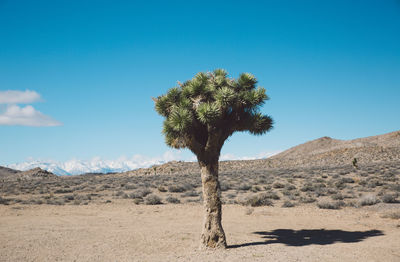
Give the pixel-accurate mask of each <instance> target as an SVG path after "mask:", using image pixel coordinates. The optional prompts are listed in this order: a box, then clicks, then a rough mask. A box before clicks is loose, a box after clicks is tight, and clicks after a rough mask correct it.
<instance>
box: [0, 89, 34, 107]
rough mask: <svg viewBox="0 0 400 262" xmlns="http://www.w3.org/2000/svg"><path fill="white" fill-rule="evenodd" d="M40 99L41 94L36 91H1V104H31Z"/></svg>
mask: <svg viewBox="0 0 400 262" xmlns="http://www.w3.org/2000/svg"><path fill="white" fill-rule="evenodd" d="M38 101H40V95H39V94H38V93H36V92H35V91H30V90H25V91H15V90H7V91H0V104H30V103H33V102H38Z"/></svg>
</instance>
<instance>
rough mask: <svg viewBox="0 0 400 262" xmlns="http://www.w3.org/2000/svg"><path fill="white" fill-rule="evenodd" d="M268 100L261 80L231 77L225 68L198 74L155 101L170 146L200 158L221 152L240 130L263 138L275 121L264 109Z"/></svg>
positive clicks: (247, 74)
mask: <svg viewBox="0 0 400 262" xmlns="http://www.w3.org/2000/svg"><path fill="white" fill-rule="evenodd" d="M266 100H268V96H267V95H266V91H265V89H264V88H262V87H257V79H256V78H255V77H254V76H253V75H252V74H249V73H243V74H241V75H240V76H239V78H238V79H233V78H229V76H228V73H227V72H226V71H225V70H223V69H217V70H215V71H213V72H208V73H198V74H196V75H195V77H194V78H193V79H191V80H188V81H186V82H185V83H183V84H181V83H180V85H179V87H174V88H171V89H169V90H168V92H167V93H166V94H165V95H162V96H159V97H157V98H155V99H154V101H155V109H156V111H157V112H158V113H159V114H160V115H162V116H164V117H165V121H164V128H163V133H164V135H165V138H166V143H167V145H169V146H171V147H174V148H189V149H190V150H191V151H192V152H193V153H195V154H196V155H197V156H198V157H199V158H200V159H201V158H202V157H203V156H205V155H207V154H210V152H214V157H219V152H220V150H221V148H222V146H223V144H224V142H225V140H226V139H227V138H228V137H229V136H231V135H232V134H233V133H234V132H237V131H248V132H250V133H251V134H255V135H261V134H264V133H266V132H267V131H269V130H270V129H271V128H272V124H273V121H272V118H271V117H269V116H268V115H263V114H262V113H261V112H260V107H261V106H262V105H263V104H264V103H265V101H266Z"/></svg>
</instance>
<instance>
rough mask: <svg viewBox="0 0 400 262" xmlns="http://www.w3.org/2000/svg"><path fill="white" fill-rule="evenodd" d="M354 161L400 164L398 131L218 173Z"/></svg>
mask: <svg viewBox="0 0 400 262" xmlns="http://www.w3.org/2000/svg"><path fill="white" fill-rule="evenodd" d="M354 158H357V162H358V163H359V164H369V163H379V162H382V163H384V162H394V161H398V162H399V163H400V131H395V132H391V133H387V134H383V135H377V136H370V137H365V138H357V139H352V140H339V139H333V138H330V137H327V136H325V137H321V138H318V139H315V140H312V141H308V142H306V143H304V144H300V145H298V146H295V147H292V148H289V149H288V150H286V151H283V152H281V153H279V154H277V155H274V156H272V157H269V158H266V159H256V160H240V161H220V164H219V167H220V172H229V171H231V170H237V169H246V170H252V169H260V168H261V169H262V168H283V169H285V168H300V167H320V166H321V167H322V166H324V167H332V166H343V165H351V164H352V161H353V159H354ZM189 172H190V173H193V172H196V173H197V172H199V168H198V164H197V163H195V162H191V163H189V162H177V161H173V162H168V163H166V164H163V165H156V166H153V167H151V168H141V169H137V170H132V171H128V172H125V173H127V174H131V175H138V174H139V175H146V174H153V175H154V174H172V173H176V174H182V173H189Z"/></svg>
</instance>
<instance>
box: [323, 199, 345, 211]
mask: <svg viewBox="0 0 400 262" xmlns="http://www.w3.org/2000/svg"><path fill="white" fill-rule="evenodd" d="M343 204H344V203H342V201H331V200H327V199H321V200H320V201H318V203H317V206H318V207H319V208H321V209H340V207H342V206H343Z"/></svg>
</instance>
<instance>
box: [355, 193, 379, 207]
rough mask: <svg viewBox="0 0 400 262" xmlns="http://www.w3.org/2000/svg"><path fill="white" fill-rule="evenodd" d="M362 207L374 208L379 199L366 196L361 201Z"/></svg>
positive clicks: (370, 195) (371, 195)
mask: <svg viewBox="0 0 400 262" xmlns="http://www.w3.org/2000/svg"><path fill="white" fill-rule="evenodd" d="M359 203H360V205H361V206H372V205H375V204H377V203H379V200H378V198H377V197H376V196H375V195H373V194H368V195H364V196H362V197H361V198H360V199H359Z"/></svg>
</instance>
